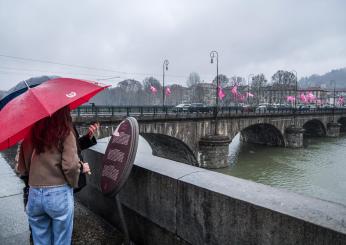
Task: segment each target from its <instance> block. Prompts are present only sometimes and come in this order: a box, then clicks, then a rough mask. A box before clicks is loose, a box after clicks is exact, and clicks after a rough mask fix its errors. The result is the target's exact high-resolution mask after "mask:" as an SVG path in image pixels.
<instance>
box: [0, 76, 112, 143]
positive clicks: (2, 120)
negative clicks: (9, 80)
mask: <svg viewBox="0 0 346 245" xmlns="http://www.w3.org/2000/svg"><path fill="white" fill-rule="evenodd" d="M106 87H108V86H106V85H103V84H100V83H96V82H90V81H84V80H79V79H72V78H56V79H51V80H49V81H46V82H44V83H42V84H40V86H36V87H33V88H30V89H28V90H27V91H26V92H23V93H22V94H20V95H18V96H17V97H15V98H13V99H12V100H10V101H9V102H8V103H7V105H6V106H5V107H3V109H2V110H1V111H0V125H1V126H2V130H0V150H4V149H6V148H8V147H10V146H12V145H14V144H16V143H17V142H18V141H19V140H21V139H23V138H25V136H26V135H27V133H28V132H29V131H30V129H31V127H32V125H33V124H34V123H35V122H37V121H39V120H41V119H42V118H44V117H47V116H50V115H52V114H53V113H54V112H56V111H57V110H59V109H60V108H62V107H64V106H67V105H68V106H69V107H70V109H71V110H73V109H75V108H77V107H78V106H79V105H81V104H84V103H85V102H87V101H88V100H89V99H90V98H92V97H93V96H94V95H96V94H97V93H98V92H100V91H102V90H103V89H105V88H106Z"/></svg>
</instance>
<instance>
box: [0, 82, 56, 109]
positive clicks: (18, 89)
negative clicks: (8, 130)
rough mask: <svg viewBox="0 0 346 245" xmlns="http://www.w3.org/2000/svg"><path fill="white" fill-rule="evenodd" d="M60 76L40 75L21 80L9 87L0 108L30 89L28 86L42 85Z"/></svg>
mask: <svg viewBox="0 0 346 245" xmlns="http://www.w3.org/2000/svg"><path fill="white" fill-rule="evenodd" d="M56 78H59V77H58V76H40V77H32V78H29V79H28V80H24V81H21V82H19V83H18V84H17V85H16V86H14V87H13V88H11V89H9V90H8V91H7V92H6V93H5V94H4V96H3V98H2V99H1V100H0V110H1V109H2V108H3V107H4V106H5V105H6V104H7V103H8V102H10V101H11V100H12V99H14V98H16V97H17V96H18V95H21V94H22V93H24V92H26V91H27V90H28V86H29V87H30V88H34V87H36V86H38V85H40V84H41V83H43V82H46V81H49V80H51V79H56Z"/></svg>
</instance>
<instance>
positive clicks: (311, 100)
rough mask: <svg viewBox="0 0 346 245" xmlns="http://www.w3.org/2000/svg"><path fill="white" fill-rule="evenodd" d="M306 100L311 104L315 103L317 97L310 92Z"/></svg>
mask: <svg viewBox="0 0 346 245" xmlns="http://www.w3.org/2000/svg"><path fill="white" fill-rule="evenodd" d="M306 99H307V101H308V102H309V103H311V102H314V101H315V100H316V97H315V95H313V93H312V92H311V91H310V92H308V94H307V95H306Z"/></svg>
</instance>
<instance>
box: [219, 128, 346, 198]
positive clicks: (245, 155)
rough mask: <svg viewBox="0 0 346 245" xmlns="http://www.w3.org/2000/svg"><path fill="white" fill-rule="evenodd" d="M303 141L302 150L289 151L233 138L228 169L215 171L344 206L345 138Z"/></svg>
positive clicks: (345, 173) (345, 196)
mask: <svg viewBox="0 0 346 245" xmlns="http://www.w3.org/2000/svg"><path fill="white" fill-rule="evenodd" d="M304 140H305V144H306V146H305V147H304V148H301V149H289V148H281V147H271V146H262V145H255V144H249V143H244V142H241V141H240V140H239V135H237V136H236V137H235V138H234V139H233V140H232V143H231V145H230V148H229V149H230V156H229V163H230V166H229V167H227V168H224V169H220V170H217V171H218V172H221V173H224V174H228V175H232V176H235V177H239V178H243V179H248V180H251V181H255V182H258V183H262V184H265V185H270V186H273V187H277V188H283V189H287V190H290V191H293V192H297V193H301V194H304V195H307V196H312V197H317V198H320V199H324V200H328V201H332V202H337V203H341V204H344V205H346V135H343V136H341V137H339V138H327V137H323V138H322V137H321V138H307V139H304Z"/></svg>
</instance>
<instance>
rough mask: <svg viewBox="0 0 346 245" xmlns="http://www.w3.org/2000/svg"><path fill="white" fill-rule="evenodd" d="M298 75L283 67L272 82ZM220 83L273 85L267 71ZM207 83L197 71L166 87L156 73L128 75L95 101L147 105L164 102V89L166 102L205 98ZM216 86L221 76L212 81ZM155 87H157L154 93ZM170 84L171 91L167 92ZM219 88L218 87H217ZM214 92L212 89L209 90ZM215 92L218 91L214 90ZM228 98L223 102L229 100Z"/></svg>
mask: <svg viewBox="0 0 346 245" xmlns="http://www.w3.org/2000/svg"><path fill="white" fill-rule="evenodd" d="M296 79H297V78H296V76H295V74H294V73H292V72H289V71H283V70H279V71H277V72H276V73H275V74H274V75H273V76H272V77H271V85H272V86H277V87H287V86H293V85H294V84H295V83H296ZM218 80H219V86H220V87H221V88H231V87H234V86H237V87H239V88H242V89H243V90H244V87H245V86H247V85H249V87H248V88H247V91H257V90H258V89H259V88H262V87H265V86H268V85H269V82H268V80H267V78H266V77H265V75H264V74H257V75H254V76H251V77H249V78H248V79H246V78H244V77H238V76H233V77H227V76H226V75H224V74H219V76H218ZM202 84H205V83H204V81H201V78H200V76H199V74H198V73H197V72H191V73H190V74H189V76H188V77H187V80H186V86H182V85H180V84H171V85H168V86H165V89H163V87H162V84H161V82H160V81H159V80H158V79H156V78H155V77H147V78H145V79H144V80H143V81H142V82H140V81H137V80H135V79H126V80H123V81H121V82H119V83H118V85H117V86H116V87H115V88H109V89H106V90H105V91H103V92H102V93H100V94H98V95H97V96H95V97H94V98H93V99H92V100H91V103H95V104H97V105H114V106H143V105H162V102H163V93H165V105H177V104H179V103H182V102H184V101H186V102H204V101H201V100H202V98H205V96H206V95H205V93H206V92H207V91H206V90H205V89H202V87H201V86H199V85H202ZM211 84H213V87H214V88H215V89H216V84H217V78H216V77H215V78H214V79H213V81H212V82H211ZM152 87H154V88H155V90H156V92H155V93H154V92H153V90H152ZM167 87H169V90H170V91H169V92H170V93H169V94H166V93H167V91H166V89H167ZM214 91H215V90H214ZM209 92H210V91H209ZM212 93H213V94H215V93H214V92H212ZM229 102H230V99H229V98H228V99H226V100H225V101H223V103H224V104H225V103H229Z"/></svg>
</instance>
